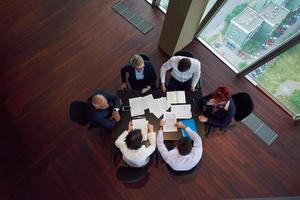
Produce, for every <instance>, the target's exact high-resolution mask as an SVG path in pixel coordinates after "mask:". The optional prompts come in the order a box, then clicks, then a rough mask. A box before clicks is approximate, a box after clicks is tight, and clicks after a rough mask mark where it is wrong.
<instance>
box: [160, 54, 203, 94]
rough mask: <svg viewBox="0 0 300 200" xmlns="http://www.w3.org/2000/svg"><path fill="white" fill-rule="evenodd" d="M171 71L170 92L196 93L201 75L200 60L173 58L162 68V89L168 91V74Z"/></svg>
mask: <svg viewBox="0 0 300 200" xmlns="http://www.w3.org/2000/svg"><path fill="white" fill-rule="evenodd" d="M170 69H171V70H172V71H171V78H170V80H169V83H168V89H169V90H191V91H194V90H195V88H196V85H197V83H198V81H199V79H200V75H201V63H200V62H199V60H197V59H194V58H189V57H184V56H173V57H172V58H170V59H169V60H168V61H167V62H165V63H164V64H163V65H162V66H161V68H160V80H161V89H162V90H163V91H164V92H165V91H166V85H165V81H166V72H167V71H168V70H170Z"/></svg>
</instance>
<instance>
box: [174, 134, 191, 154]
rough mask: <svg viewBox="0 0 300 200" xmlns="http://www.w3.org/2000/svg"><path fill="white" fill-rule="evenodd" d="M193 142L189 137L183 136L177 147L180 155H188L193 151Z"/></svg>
mask: <svg viewBox="0 0 300 200" xmlns="http://www.w3.org/2000/svg"><path fill="white" fill-rule="evenodd" d="M192 147H193V145H192V142H191V141H189V140H188V139H187V138H181V139H180V140H179V141H178V143H177V149H178V152H179V154H180V155H183V156H185V155H188V154H189V153H191V151H192Z"/></svg>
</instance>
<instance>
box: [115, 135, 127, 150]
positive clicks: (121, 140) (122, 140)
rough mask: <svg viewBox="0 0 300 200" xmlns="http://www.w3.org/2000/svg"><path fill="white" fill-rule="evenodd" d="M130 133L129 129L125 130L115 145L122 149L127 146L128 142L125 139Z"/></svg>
mask: <svg viewBox="0 0 300 200" xmlns="http://www.w3.org/2000/svg"><path fill="white" fill-rule="evenodd" d="M127 135H128V131H124V132H123V133H122V134H121V135H120V136H119V137H118V139H117V140H116V141H115V145H116V146H117V147H118V148H119V149H121V148H122V147H126V143H125V139H126V137H127Z"/></svg>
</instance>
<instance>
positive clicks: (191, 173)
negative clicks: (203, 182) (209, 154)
mask: <svg viewBox="0 0 300 200" xmlns="http://www.w3.org/2000/svg"><path fill="white" fill-rule="evenodd" d="M166 166H167V169H168V170H169V172H171V173H172V174H174V175H176V176H186V175H193V174H195V172H196V169H197V165H196V166H195V167H193V168H192V169H190V170H187V171H175V170H174V169H172V168H171V167H170V165H168V164H167V163H166Z"/></svg>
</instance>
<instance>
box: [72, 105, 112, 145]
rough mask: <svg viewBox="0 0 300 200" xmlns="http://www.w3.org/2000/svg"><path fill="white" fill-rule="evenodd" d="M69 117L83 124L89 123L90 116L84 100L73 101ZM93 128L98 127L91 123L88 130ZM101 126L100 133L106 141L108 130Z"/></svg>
mask: <svg viewBox="0 0 300 200" xmlns="http://www.w3.org/2000/svg"><path fill="white" fill-rule="evenodd" d="M69 117H70V119H71V120H72V121H73V122H75V123H77V124H80V125H82V126H86V125H87V124H88V123H89V118H88V108H87V104H86V102H84V101H73V102H71V104H70V109H69ZM92 128H97V126H93V125H89V126H88V130H90V129H92ZM99 128H100V133H101V138H102V140H103V141H104V138H105V135H107V132H108V130H106V129H105V128H101V127H99Z"/></svg>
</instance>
